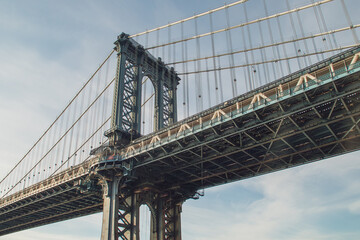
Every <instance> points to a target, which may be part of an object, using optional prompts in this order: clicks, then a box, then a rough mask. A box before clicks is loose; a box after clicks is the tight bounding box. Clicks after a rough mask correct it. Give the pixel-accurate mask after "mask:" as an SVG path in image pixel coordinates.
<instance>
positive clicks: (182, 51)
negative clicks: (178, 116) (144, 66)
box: [180, 22, 188, 118]
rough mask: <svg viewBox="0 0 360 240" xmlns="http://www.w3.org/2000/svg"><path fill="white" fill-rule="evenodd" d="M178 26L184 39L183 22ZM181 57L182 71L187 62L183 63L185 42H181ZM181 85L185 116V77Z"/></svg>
mask: <svg viewBox="0 0 360 240" xmlns="http://www.w3.org/2000/svg"><path fill="white" fill-rule="evenodd" d="M180 27H181V39H184V24H183V22H181V24H180ZM181 58H182V71H183V72H187V71H186V69H185V65H187V63H185V42H181ZM186 60H187V59H186ZM185 78H186V76H185ZM182 85H183V89H182V90H183V92H182V94H183V99H182V101H183V102H182V105H183V112H184V113H183V114H184V118H185V117H186V104H188V103H187V102H186V81H185V79H183V81H182Z"/></svg>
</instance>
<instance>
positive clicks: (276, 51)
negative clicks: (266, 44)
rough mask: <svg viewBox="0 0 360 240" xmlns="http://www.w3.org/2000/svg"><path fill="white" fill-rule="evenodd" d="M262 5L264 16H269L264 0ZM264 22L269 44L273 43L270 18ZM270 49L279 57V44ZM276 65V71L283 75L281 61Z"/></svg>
mask: <svg viewBox="0 0 360 240" xmlns="http://www.w3.org/2000/svg"><path fill="white" fill-rule="evenodd" d="M263 5H264V10H265V14H266V17H268V16H269V12H268V9H267V6H266V2H265V0H263ZM266 22H267V26H268V29H269V36H270V43H271V44H274V36H273V33H272V29H271V25H270V20H269V21H266ZM274 48H275V49H274ZM272 49H273V54H274V56H275V58H278V59H280V50H279V46H278V45H276V46H275V47H272ZM279 65H280V66H279ZM276 66H277V71H278V72H279V71H280V72H281V77H282V76H284V72H283V69H282V66H281V63H279V64H276ZM277 77H278V75H277ZM277 77H275V79H276V78H277Z"/></svg>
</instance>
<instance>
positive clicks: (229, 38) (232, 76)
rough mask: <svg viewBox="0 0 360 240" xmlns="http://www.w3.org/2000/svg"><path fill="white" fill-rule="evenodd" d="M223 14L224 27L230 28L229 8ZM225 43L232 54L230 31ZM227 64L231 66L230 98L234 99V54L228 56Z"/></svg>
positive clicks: (235, 92)
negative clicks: (224, 19)
mask: <svg viewBox="0 0 360 240" xmlns="http://www.w3.org/2000/svg"><path fill="white" fill-rule="evenodd" d="M225 13H226V25H227V27H228V28H230V18H229V8H228V7H226V8H225ZM226 40H227V41H226V43H227V48H228V52H229V53H232V52H233V46H232V38H231V30H228V31H226ZM229 63H230V66H231V69H230V81H231V89H232V97H236V96H237V88H236V75H235V69H234V65H235V64H234V54H230V55H229Z"/></svg>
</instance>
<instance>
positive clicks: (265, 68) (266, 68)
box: [258, 22, 275, 83]
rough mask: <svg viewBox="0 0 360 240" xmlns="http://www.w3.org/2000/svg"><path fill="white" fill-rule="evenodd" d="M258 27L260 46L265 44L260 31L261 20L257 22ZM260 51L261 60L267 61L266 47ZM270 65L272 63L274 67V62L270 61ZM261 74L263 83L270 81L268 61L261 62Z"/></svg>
mask: <svg viewBox="0 0 360 240" xmlns="http://www.w3.org/2000/svg"><path fill="white" fill-rule="evenodd" d="M258 27H259V33H260V39H261V46H264V45H265V43H264V33H263V31H262V27H261V22H258ZM260 52H261V61H263V62H265V61H267V56H266V49H264V48H261V49H260ZM272 65H273V68H274V63H272ZM263 75H264V80H265V83H269V82H270V71H269V64H268V63H265V64H263ZM274 79H275V78H274Z"/></svg>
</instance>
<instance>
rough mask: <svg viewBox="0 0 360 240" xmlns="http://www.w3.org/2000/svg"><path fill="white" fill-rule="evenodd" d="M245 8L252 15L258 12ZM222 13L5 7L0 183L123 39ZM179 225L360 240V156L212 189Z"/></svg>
mask: <svg viewBox="0 0 360 240" xmlns="http://www.w3.org/2000/svg"><path fill="white" fill-rule="evenodd" d="M268 1H269V2H272V3H274V2H276V0H268ZM336 1H338V2H339V0H336ZM249 2H250V3H249V7H250V6H252V7H256V6H253V5H251V0H249ZM307 2H308V1H305V0H299V1H298V4H300V5H303V4H305V3H307ZM345 3H346V4H347V5H348V6H349V8H350V11H354V9H355V10H356V9H359V7H360V6H359V5H360V4H359V1H357V0H345ZM222 4H223V2H221V1H218V0H207V1H203V0H192V1H190V0H182V1H168V0H154V1H151V2H150V1H146V2H145V1H139V0H133V1H102V2H101V3H100V2H99V1H95V0H94V1H85V0H82V1H81V0H79V1H69V0H66V1H56V2H55V1H45V0H34V1H25V0H24V1H20V0H18V1H10V0H4V1H1V2H0V66H1V67H0V157H1V158H0V176H4V174H5V173H6V172H8V171H9V170H10V169H11V167H12V166H14V165H15V163H16V162H17V161H18V160H19V159H20V158H21V157H22V156H23V155H24V154H25V152H26V151H27V150H28V149H29V148H30V147H31V145H32V144H33V143H34V142H35V141H36V140H37V139H38V137H39V136H40V135H41V134H42V132H43V131H44V130H45V129H46V127H47V126H49V124H50V123H51V122H52V121H53V120H54V118H55V117H56V116H57V115H58V114H59V112H60V111H61V110H62V108H63V107H64V106H65V105H66V104H67V103H68V101H69V100H70V98H71V97H72V96H73V95H74V94H75V92H76V91H77V90H78V89H79V88H80V87H81V86H82V84H83V83H84V82H85V81H86V80H87V79H88V78H89V77H90V76H91V74H92V73H93V71H94V70H95V69H96V68H97V67H98V66H99V64H100V62H101V61H102V60H103V59H104V58H105V56H106V55H107V54H108V53H109V52H110V50H111V49H112V48H113V42H114V40H115V39H116V36H117V35H118V34H120V33H121V32H127V33H130V34H134V33H138V32H142V31H144V30H146V29H151V28H154V27H156V26H161V25H164V24H167V23H168V22H171V21H175V20H179V19H182V18H185V17H188V16H192V15H193V14H194V13H200V12H203V11H207V10H210V9H212V8H215V7H218V6H221V5H222ZM270 5H274V4H270ZM350 6H351V7H350ZM254 9H256V8H254ZM252 11H254V10H253V9H252ZM254 16H256V14H254ZM337 17H339V16H337V15H335V14H334V19H335V20H336V18H337ZM357 20H359V19H357ZM354 23H356V24H359V23H360V21H357V22H354ZM331 27H332V25H329V28H331ZM337 27H338V26H336V23H334V28H337ZM182 226H183V239H186V240H188V239H189V240H203V239H204V240H205V239H217V240H227V239H242V240H243V239H245V240H250V239H264V240H275V239H276V240H277V239H291V240H300V239H316V240H318V239H319V240H320V239H331V240H340V239H354V240H355V239H359V238H360V230H359V229H360V154H359V153H357V152H355V153H350V154H347V155H344V156H340V157H336V158H331V159H327V160H323V161H321V162H317V163H312V164H309V165H305V166H301V167H297V168H293V169H288V170H286V171H281V172H278V173H273V174H269V175H265V176H261V177H256V178H253V179H248V180H244V181H241V182H237V183H232V184H228V185H224V186H219V187H216V188H212V189H207V190H206V191H205V196H204V197H202V198H200V199H199V200H188V201H187V202H185V204H184V207H183V222H182ZM100 229H101V214H96V215H92V216H88V217H83V218H79V219H74V220H69V221H65V222H61V223H56V224H51V225H48V226H44V227H39V228H35V229H31V230H27V231H23V232H19V233H15V234H10V235H7V236H3V237H0V239H8V240H17V239H37V240H43V239H44V240H45V239H65V238H66V239H70V240H72V239H80V240H81V239H99V235H100Z"/></svg>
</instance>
